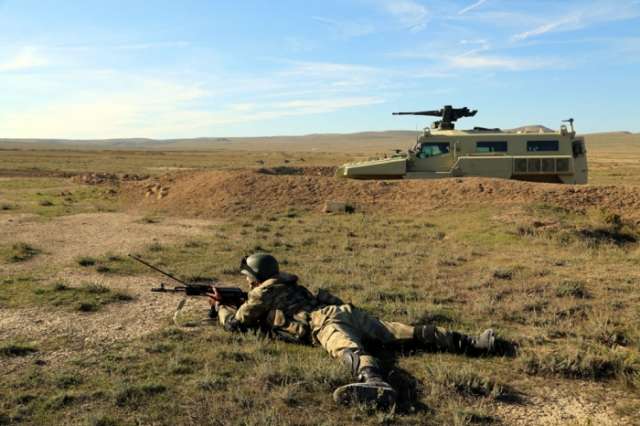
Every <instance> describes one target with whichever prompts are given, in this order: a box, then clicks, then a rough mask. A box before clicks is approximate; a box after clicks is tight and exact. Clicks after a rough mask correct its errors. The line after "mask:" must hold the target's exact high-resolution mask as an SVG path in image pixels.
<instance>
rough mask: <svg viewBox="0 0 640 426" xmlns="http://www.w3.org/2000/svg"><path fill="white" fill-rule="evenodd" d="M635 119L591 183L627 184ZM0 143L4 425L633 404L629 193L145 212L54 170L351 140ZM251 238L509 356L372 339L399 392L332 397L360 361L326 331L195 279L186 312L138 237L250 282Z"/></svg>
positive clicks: (157, 249)
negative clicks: (400, 209) (224, 305)
mask: <svg viewBox="0 0 640 426" xmlns="http://www.w3.org/2000/svg"><path fill="white" fill-rule="evenodd" d="M634 138H636V136H629V137H625V136H624V135H623V136H616V137H614V138H611V139H607V138H606V137H603V136H594V137H593V143H592V144H590V145H589V146H588V148H589V156H590V157H589V167H590V171H591V178H592V179H591V185H596V186H602V185H627V186H629V187H630V188H631V189H630V190H633V191H635V189H634V188H635V187H636V186H637V185H639V184H640V167H639V166H638V164H640V162H638V160H640V148H639V147H638V145H636V144H635V142H634ZM354 151H355V152H361V151H358V150H357V149H356V150H354ZM365 151H366V149H362V152H365ZM0 153H1V154H2V155H0V235H1V236H2V239H1V240H0V365H2V369H1V370H2V374H3V380H2V381H0V424H34V425H41V424H80V425H119V424H123V425H129V424H131V425H133V424H167V425H173V424H196V425H200V424H214V425H218V424H219V425H226V424H239V425H240V424H242V425H245V424H246V425H253V424H255V425H262V424H274V425H275V424H277V425H282V424H296V425H298V424H309V425H311V424H455V425H463V424H506V425H518V424H532V425H533V424H535V425H537V424H549V425H555V424H574V425H587V424H590V425H595V424H598V425H600V424H612V425H614V424H615V425H618V424H638V423H640V416H639V415H638V413H639V412H640V332H639V331H638V330H639V326H640V309H639V308H638V306H640V304H639V302H640V289H639V286H640V245H639V242H638V241H639V239H640V223H638V222H637V221H636V219H635V217H637V216H636V215H635V213H636V212H631V211H629V212H628V214H626V213H625V212H624V211H623V212H622V213H620V212H617V213H616V214H613V213H612V212H610V211H606V210H603V209H599V208H593V207H589V208H587V209H585V210H584V211H582V212H576V211H573V210H568V209H565V208H560V207H558V206H557V205H554V204H552V203H551V204H550V203H543V202H535V203H530V202H527V199H526V197H523V198H521V199H519V200H518V201H514V202H513V203H511V204H508V205H505V204H500V205H497V204H494V203H492V202H490V201H486V200H485V201H482V202H478V203H476V204H472V205H471V206H470V205H466V206H465V207H460V206H456V205H446V206H444V207H443V208H441V209H438V210H433V211H428V212H426V213H424V214H421V215H419V216H408V215H402V214H399V213H395V214H382V213H369V212H367V211H364V212H359V211H356V213H354V214H325V213H321V212H320V207H321V206H318V209H317V210H314V211H304V210H300V209H296V208H295V204H296V200H293V199H292V200H291V204H290V205H283V206H282V208H281V209H279V210H276V211H274V212H271V211H270V212H267V213H265V212H261V211H257V210H256V211H252V212H250V213H249V214H247V215H240V216H231V215H230V216H222V217H215V218H210V217H209V218H204V219H203V218H194V217H186V216H181V215H176V214H173V215H168V214H164V213H163V212H162V211H158V210H153V211H150V210H148V209H147V207H146V206H145V204H144V203H142V202H140V203H135V202H132V201H131V200H128V199H124V198H122V197H121V189H122V188H121V186H120V185H121V184H120V185H119V184H118V183H117V182H116V183H115V184H111V183H109V184H100V185H86V184H82V183H80V181H78V180H77V179H73V178H71V177H65V176H64V174H77V173H86V172H108V173H129V174H149V175H160V174H163V173H167V172H170V173H176V170H175V169H176V168H179V169H197V170H196V171H193V170H192V171H189V172H188V173H197V171H198V170H202V169H214V170H220V169H229V168H248V167H249V168H257V167H263V166H268V167H273V166H281V165H292V166H296V167H302V166H332V165H336V164H339V163H341V162H343V161H345V160H347V159H349V158H352V157H353V156H354V154H351V153H349V152H347V151H344V152H342V153H340V154H337V155H332V154H329V153H323V152H317V151H313V152H304V150H303V149H291V150H286V151H268V152H255V151H246V150H243V151H232V150H223V151H205V152H198V153H195V152H189V151H180V152H165V151H158V152H153V153H149V152H142V151H91V150H76V151H60V150H54V151H42V150H32V151H26V150H6V151H0ZM355 155H360V154H355ZM302 159H304V161H303V160H302ZM285 160H286V162H285ZM256 161H262V163H256ZM180 173H185V172H184V171H181V172H180ZM327 179H330V178H327ZM185 211H186V210H185ZM189 211H191V210H189ZM256 250H266V251H269V252H271V253H273V254H274V255H276V256H277V257H278V258H279V259H280V260H281V262H282V265H283V266H282V268H283V269H285V270H287V271H290V272H293V273H296V274H298V275H300V277H301V280H302V283H303V284H305V285H307V286H308V287H309V288H310V289H312V290H314V291H315V290H317V289H318V288H326V289H328V290H330V291H331V292H332V293H334V294H336V295H339V296H340V297H341V298H343V299H344V300H346V301H349V302H351V303H353V304H354V305H356V306H359V307H362V308H364V309H367V310H368V311H370V312H372V313H374V314H376V315H377V316H379V317H381V318H384V319H390V320H398V321H404V322H407V323H412V324H422V323H436V324H438V325H440V326H443V327H447V328H452V329H456V330H461V331H464V332H468V333H476V332H478V331H481V330H483V329H485V328H487V327H494V328H496V329H497V330H498V331H499V332H500V334H501V335H503V336H505V337H508V338H511V339H514V340H515V341H517V342H518V343H519V345H520V350H519V354H518V356H517V357H515V358H501V357H499V358H465V357H462V356H457V355H448V354H433V353H423V352H417V353H413V352H409V351H407V352H396V353H394V352H390V351H387V350H383V349H380V348H374V350H375V351H376V353H378V354H379V355H380V357H381V358H382V359H383V360H384V363H385V365H386V366H387V367H388V371H389V372H390V375H389V380H390V381H391V382H392V383H393V384H394V385H395V386H396V387H397V388H398V389H399V391H400V395H401V400H400V403H399V404H398V406H397V407H396V410H395V411H392V412H376V411H372V410H368V409H367V408H366V407H350V408H343V407H336V406H334V404H333V401H332V399H331V392H332V390H333V389H334V388H335V387H336V386H339V385H341V384H344V383H346V382H348V381H349V375H348V373H347V372H346V371H345V370H344V369H343V368H342V367H341V366H340V365H339V364H338V363H337V362H334V361H331V360H330V358H329V356H328V355H327V354H326V353H324V352H323V350H322V349H320V348H313V347H305V346H295V345H291V344H286V343H282V342H273V341H267V340H264V339H263V338H261V337H260V336H256V335H253V334H247V335H231V334H228V333H225V332H224V331H223V330H222V329H221V328H220V327H219V326H218V325H217V324H216V323H215V322H211V321H208V320H207V305H206V303H205V301H204V300H199V299H196V298H193V299H190V300H188V302H187V305H186V307H185V308H184V309H183V310H182V311H181V312H180V314H179V315H177V316H175V317H174V312H175V310H176V306H177V305H178V302H179V301H180V300H181V298H180V297H179V296H174V295H169V294H166V295H165V294H157V293H151V292H150V291H149V289H150V288H151V287H152V286H156V285H157V284H158V283H159V282H160V281H163V278H162V277H160V276H158V275H156V274H154V273H153V272H152V271H149V270H146V269H145V268H144V267H143V266H141V265H138V264H136V263H134V262H133V261H131V260H130V259H129V258H127V256H126V255H127V254H128V253H130V252H134V253H138V254H140V255H141V256H143V257H144V258H146V259H148V260H149V261H151V262H154V263H156V264H158V265H160V266H162V267H165V268H167V269H169V270H171V271H175V272H176V273H177V274H178V275H179V276H181V277H183V278H197V277H210V278H215V279H218V280H220V281H222V282H224V283H227V284H229V285H242V283H243V282H244V281H243V279H242V278H241V276H240V275H239V274H238V269H237V267H238V261H239V259H240V257H241V256H243V255H245V254H247V253H250V252H253V251H256Z"/></svg>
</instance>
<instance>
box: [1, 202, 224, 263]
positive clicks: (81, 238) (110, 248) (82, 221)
mask: <svg viewBox="0 0 640 426" xmlns="http://www.w3.org/2000/svg"><path fill="white" fill-rule="evenodd" d="M141 218H142V216H136V215H130V214H126V213H86V214H76V215H71V216H63V217H59V218H55V219H52V220H50V221H46V222H42V221H40V220H39V219H38V217H37V216H35V215H3V216H0V235H1V236H2V242H3V243H12V242H25V243H28V244H31V245H33V246H34V247H35V248H37V249H39V250H42V254H40V255H38V256H36V257H35V258H34V259H32V260H30V261H29V262H23V263H15V264H10V265H7V264H0V274H3V273H6V274H10V273H13V272H21V271H28V270H30V269H33V268H38V267H42V266H44V265H51V266H57V267H67V268H68V266H69V264H70V263H71V262H73V260H74V259H75V258H77V257H79V256H96V257H97V256H101V255H103V254H106V253H109V252H118V253H123V252H127V251H135V250H137V249H140V248H142V247H144V246H145V245H148V244H150V243H152V242H154V241H162V242H173V241H176V240H180V239H188V238H193V237H197V236H198V235H201V234H202V233H204V232H207V228H208V227H209V226H212V225H215V224H216V223H218V222H214V221H211V220H194V219H176V218H167V219H164V220H162V221H161V222H160V223H153V224H148V223H143V222H141V221H140V219H141ZM57 269H58V268H57ZM72 269H74V270H75V269H76V268H75V267H74V268H72Z"/></svg>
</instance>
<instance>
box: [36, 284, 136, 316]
mask: <svg viewBox="0 0 640 426" xmlns="http://www.w3.org/2000/svg"><path fill="white" fill-rule="evenodd" d="M31 293H32V294H31V297H30V298H28V299H29V300H28V301H29V302H30V303H31V304H36V305H40V306H41V305H48V306H52V307H56V308H65V309H71V310H76V311H80V312H95V311H98V310H100V309H102V307H104V306H106V305H109V304H112V303H122V302H129V301H132V300H134V297H133V296H132V295H130V294H129V293H127V292H124V291H120V290H112V289H110V288H109V287H106V286H104V285H101V284H97V283H85V284H82V285H81V286H79V287H73V286H69V285H67V284H65V283H62V282H58V283H55V284H52V285H50V286H47V287H36V288H33V289H32V291H31Z"/></svg>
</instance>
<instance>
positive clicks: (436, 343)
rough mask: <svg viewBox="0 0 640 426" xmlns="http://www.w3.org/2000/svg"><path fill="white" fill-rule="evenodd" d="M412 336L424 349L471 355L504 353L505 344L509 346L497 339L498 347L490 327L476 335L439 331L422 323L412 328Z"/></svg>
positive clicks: (505, 349) (505, 350)
mask: <svg viewBox="0 0 640 426" xmlns="http://www.w3.org/2000/svg"><path fill="white" fill-rule="evenodd" d="M413 336H414V340H415V341H416V343H418V345H419V346H422V347H424V348H426V349H429V350H437V351H443V352H452V353H459V354H466V355H471V356H479V355H506V354H507V353H506V352H507V349H508V348H506V346H509V344H507V342H506V341H504V340H499V342H500V343H501V345H500V347H498V346H497V345H496V335H495V332H494V331H493V329H491V328H489V329H487V330H485V331H484V332H482V333H481V334H480V335H478V336H467V335H465V334H461V333H458V332H455V331H441V330H439V329H438V328H437V327H435V326H433V325H422V326H417V327H416V328H415V329H414V332H413ZM498 349H500V350H498ZM503 352H504V353H503Z"/></svg>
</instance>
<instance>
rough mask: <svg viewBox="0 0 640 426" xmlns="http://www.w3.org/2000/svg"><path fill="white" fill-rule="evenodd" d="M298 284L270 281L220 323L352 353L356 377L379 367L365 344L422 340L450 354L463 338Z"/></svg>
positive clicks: (282, 278)
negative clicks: (395, 319)
mask: <svg viewBox="0 0 640 426" xmlns="http://www.w3.org/2000/svg"><path fill="white" fill-rule="evenodd" d="M297 281H298V279H297V277H296V276H294V275H289V274H280V275H279V276H278V277H276V278H272V279H269V280H266V281H265V282H263V283H262V284H260V285H259V286H258V287H255V288H253V289H252V290H251V291H250V292H249V295H248V300H247V301H246V302H245V303H244V304H243V305H242V306H240V307H239V308H238V309H237V310H235V309H234V308H232V307H229V306H224V305H223V306H220V307H219V308H218V318H219V320H220V323H221V324H222V325H223V326H224V327H225V329H227V330H229V331H244V330H246V329H249V328H262V329H263V330H266V331H268V332H270V333H271V334H273V335H274V336H276V337H278V338H280V339H283V340H286V341H289V342H296V343H305V344H314V345H318V344H319V345H321V346H322V347H323V348H324V349H325V350H326V351H327V352H329V354H331V356H332V357H334V358H338V359H340V358H342V357H343V355H344V354H345V352H346V351H349V350H350V351H352V352H355V353H358V354H359V362H358V363H357V365H354V366H352V367H353V369H354V370H355V371H353V373H354V374H355V375H357V374H358V372H359V371H361V370H362V369H364V368H367V367H376V360H375V358H373V357H372V356H370V355H367V353H366V348H365V347H364V342H365V341H370V342H378V343H382V344H394V343H402V342H409V341H412V340H414V339H416V338H417V337H418V338H422V341H423V343H425V344H426V345H427V346H431V349H434V350H437V349H441V350H446V349H448V348H449V346H451V344H455V343H456V340H457V339H456V338H455V337H456V336H461V335H459V334H458V333H451V332H447V331H444V330H442V329H439V328H437V327H427V328H426V329H425V327H413V326H410V325H406V324H402V323H399V322H387V321H381V320H379V319H377V318H375V317H373V316H371V315H369V314H368V313H367V312H365V311H363V310H361V309H358V308H356V307H354V306H352V305H350V304H344V303H343V302H342V301H341V300H340V299H339V298H337V297H335V296H332V295H331V294H329V293H328V292H326V291H323V290H320V291H319V292H318V294H317V295H315V296H314V295H313V294H311V293H310V292H309V290H307V289H306V288H305V287H303V286H301V285H299V284H298V282H297ZM416 329H419V330H420V331H421V333H420V334H419V335H417V334H416Z"/></svg>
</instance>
